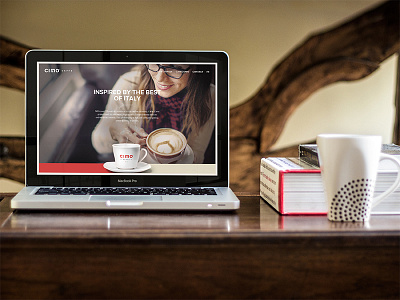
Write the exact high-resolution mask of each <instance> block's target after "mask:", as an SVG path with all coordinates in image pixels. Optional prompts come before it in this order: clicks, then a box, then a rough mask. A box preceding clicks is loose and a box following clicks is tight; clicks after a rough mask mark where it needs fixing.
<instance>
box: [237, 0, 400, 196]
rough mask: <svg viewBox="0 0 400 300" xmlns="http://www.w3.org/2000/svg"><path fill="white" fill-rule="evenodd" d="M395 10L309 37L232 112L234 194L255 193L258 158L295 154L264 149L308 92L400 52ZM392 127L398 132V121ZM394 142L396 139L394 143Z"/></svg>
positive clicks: (357, 75)
mask: <svg viewBox="0 0 400 300" xmlns="http://www.w3.org/2000/svg"><path fill="white" fill-rule="evenodd" d="M399 11H400V2H399V1H389V2H385V3H383V4H381V5H380V6H378V7H376V8H374V9H372V10H370V11H368V12H366V13H364V14H361V15H359V16H357V17H355V18H353V19H352V20H349V21H347V22H345V23H343V24H341V25H339V26H338V27H336V28H333V29H330V30H326V31H323V32H319V33H316V34H314V35H312V36H310V37H309V38H308V39H306V40H305V41H304V42H303V43H302V44H301V45H300V46H298V47H297V48H296V49H295V50H294V51H293V52H291V53H290V54H288V55H287V56H286V57H285V58H283V60H282V61H281V62H280V63H279V64H278V65H277V66H276V67H275V68H274V69H273V70H272V72H271V73H270V75H269V77H268V78H267V80H266V81H265V83H264V85H263V86H262V88H260V90H258V91H257V92H256V93H255V95H254V96H253V97H251V98H250V99H248V100H247V101H246V102H245V103H243V104H242V105H239V106H237V107H235V108H232V109H231V116H230V118H231V119H230V122H231V124H230V128H231V132H230V134H231V149H230V161H231V162H230V186H231V187H232V189H233V190H234V191H248V192H256V191H259V182H260V178H259V177H260V174H259V166H260V160H261V157H267V156H297V155H298V154H297V153H298V150H297V146H293V147H289V148H287V149H282V150H277V151H276V152H270V151H269V149H270V148H271V146H272V145H273V144H274V143H275V142H276V141H277V139H278V137H279V136H280V134H281V132H282V130H283V128H284V126H285V123H286V121H287V120H288V118H289V117H290V115H291V114H292V113H293V111H294V110H295V109H296V108H297V107H298V106H299V105H300V104H301V103H302V102H303V101H305V100H306V99H307V98H308V97H309V96H310V95H311V94H312V93H314V92H315V91H317V90H318V89H320V88H322V87H324V86H327V85H329V84H331V83H334V82H338V81H352V80H357V79H361V78H364V77H365V76H368V75H369V74H371V73H373V72H374V71H375V70H377V69H378V68H379V65H380V64H381V63H382V62H383V61H384V60H386V59H387V58H388V57H390V56H391V55H393V54H394V53H396V52H398V51H399V49H400V34H399V28H400V24H399ZM397 99H398V96H397ZM397 101H399V100H397ZM399 116H400V109H399V104H398V103H397V118H399ZM243 120H246V122H243ZM397 120H398V119H397ZM395 126H396V128H395V129H399V126H400V125H399V121H397V123H396V125H395ZM399 139H400V138H399V134H397V143H398V142H399Z"/></svg>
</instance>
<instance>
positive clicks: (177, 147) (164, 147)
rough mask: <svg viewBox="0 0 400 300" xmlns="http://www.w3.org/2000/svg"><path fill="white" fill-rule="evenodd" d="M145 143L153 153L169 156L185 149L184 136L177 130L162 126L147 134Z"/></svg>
mask: <svg viewBox="0 0 400 300" xmlns="http://www.w3.org/2000/svg"><path fill="white" fill-rule="evenodd" d="M147 144H148V146H149V147H150V148H151V149H152V150H153V151H154V152H155V153H158V154H161V155H167V156H169V155H175V154H177V153H180V152H181V151H182V150H184V149H185V147H186V138H185V136H184V135H183V134H182V133H181V132H179V131H177V130H174V129H170V128H162V129H158V130H155V131H153V132H152V133H151V134H149V136H148V137H147Z"/></svg>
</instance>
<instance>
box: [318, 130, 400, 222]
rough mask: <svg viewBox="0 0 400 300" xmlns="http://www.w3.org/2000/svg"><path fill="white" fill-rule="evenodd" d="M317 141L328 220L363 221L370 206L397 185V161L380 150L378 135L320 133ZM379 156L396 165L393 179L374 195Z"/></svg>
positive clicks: (399, 183) (399, 175) (399, 177)
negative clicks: (381, 191) (386, 187)
mask: <svg viewBox="0 0 400 300" xmlns="http://www.w3.org/2000/svg"><path fill="white" fill-rule="evenodd" d="M317 144H318V158H319V163H320V167H321V174H322V181H323V185H324V190H325V196H326V201H327V206H328V219H329V220H330V221H341V222H346V221H350V222H366V221H368V220H369V218H370V215H371V209H372V208H373V207H374V206H376V205H377V204H378V203H380V202H381V201H382V200H383V199H384V198H385V197H387V196H388V195H389V194H390V193H392V192H394V191H395V190H396V189H397V188H398V187H399V186H400V173H399V172H400V161H399V160H397V159H395V158H394V157H393V156H390V155H387V154H383V153H381V146H382V138H381V137H380V136H373V135H348V134H320V135H318V137H317ZM381 160H391V161H392V162H393V163H394V165H396V167H397V179H396V180H395V181H394V182H393V183H392V185H391V186H390V188H389V189H387V190H386V191H385V192H383V193H381V194H379V195H376V196H375V195H374V190H375V184H376V178H377V173H378V165H379V162H380V161H381ZM374 196H375V197H374ZM399 200H400V199H399Z"/></svg>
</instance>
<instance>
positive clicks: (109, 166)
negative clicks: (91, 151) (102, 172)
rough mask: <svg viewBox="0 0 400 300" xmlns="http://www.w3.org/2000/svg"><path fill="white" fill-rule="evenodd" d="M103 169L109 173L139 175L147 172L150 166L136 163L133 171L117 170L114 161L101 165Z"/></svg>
mask: <svg viewBox="0 0 400 300" xmlns="http://www.w3.org/2000/svg"><path fill="white" fill-rule="evenodd" d="M103 167H104V168H106V169H107V170H108V171H111V172H117V173H140V172H144V171H147V170H149V169H150V168H151V166H150V165H149V164H147V163H145V162H140V163H138V165H137V167H136V168H134V169H118V168H117V166H116V165H115V162H114V161H110V162H106V163H105V164H104V165H103Z"/></svg>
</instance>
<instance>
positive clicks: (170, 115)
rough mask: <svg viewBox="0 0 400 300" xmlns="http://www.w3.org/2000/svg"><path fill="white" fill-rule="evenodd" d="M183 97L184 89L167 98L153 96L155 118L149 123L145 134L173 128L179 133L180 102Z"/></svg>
mask: <svg viewBox="0 0 400 300" xmlns="http://www.w3.org/2000/svg"><path fill="white" fill-rule="evenodd" d="M185 95H186V89H183V90H182V91H180V92H179V93H177V94H175V95H174V96H172V97H169V98H163V97H161V96H160V95H154V96H153V99H154V108H155V111H156V117H157V118H156V119H154V120H151V121H150V122H149V124H148V126H147V132H148V133H150V132H152V131H153V130H156V129H158V128H173V129H176V130H179V131H181V129H182V102H183V98H185Z"/></svg>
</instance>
